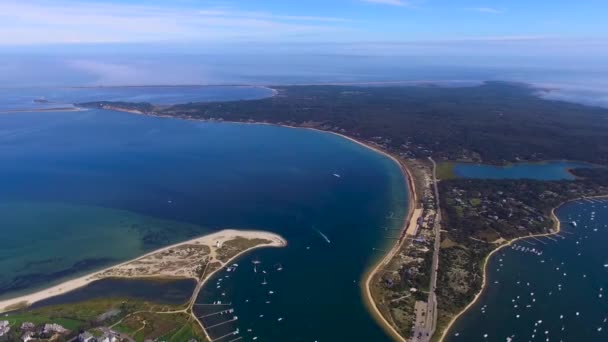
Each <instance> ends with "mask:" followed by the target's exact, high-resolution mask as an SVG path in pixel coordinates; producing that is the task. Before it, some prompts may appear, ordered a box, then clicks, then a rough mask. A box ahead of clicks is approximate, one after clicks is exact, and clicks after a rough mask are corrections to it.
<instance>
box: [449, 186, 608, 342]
mask: <svg viewBox="0 0 608 342" xmlns="http://www.w3.org/2000/svg"><path fill="white" fill-rule="evenodd" d="M607 197H608V195H605V196H591V197H579V198H574V199H571V200H567V201H564V202H562V203H560V204H559V205H558V206H557V207H555V208H553V209H551V219H552V220H553V222H554V226H555V229H554V231H553V232H550V233H545V234H534V235H526V236H520V237H517V238H514V239H511V240H508V241H507V242H506V243H505V244H503V245H500V246H498V247H496V248H495V249H493V250H492V251H491V252H490V254H488V255H487V256H486V258H485V259H484V261H483V278H482V283H481V289H480V290H479V292H477V294H476V295H475V298H473V300H472V301H471V302H470V303H469V304H468V305H467V306H466V307H465V308H464V309H462V310H461V311H460V312H459V313H458V314H457V315H456V316H454V317H453V318H452V320H451V321H450V323H448V325H447V326H446V327H445V329H444V330H443V333H442V334H441V338H440V339H439V342H442V341H444V340H445V338H446V336H447V335H448V333H449V332H450V329H451V328H452V326H453V325H454V323H456V320H458V318H460V316H462V315H464V314H465V313H466V312H467V311H468V310H469V309H470V308H471V307H472V306H473V305H475V303H477V301H478V300H479V298H480V297H481V295H482V293H483V291H484V290H485V288H486V284H487V278H488V276H487V269H488V262H489V260H490V258H491V257H492V255H494V253H497V252H498V251H500V250H501V249H503V248H505V247H508V246H510V245H512V244H513V243H514V242H517V241H519V240H523V239H528V238H534V237H543V236H551V235H556V234H559V232H561V229H562V224H561V222H560V221H559V219H558V218H557V216H556V215H555V210H557V209H559V208H560V207H561V206H563V205H564V204H566V203H570V202H576V201H579V200H582V199H586V198H607Z"/></svg>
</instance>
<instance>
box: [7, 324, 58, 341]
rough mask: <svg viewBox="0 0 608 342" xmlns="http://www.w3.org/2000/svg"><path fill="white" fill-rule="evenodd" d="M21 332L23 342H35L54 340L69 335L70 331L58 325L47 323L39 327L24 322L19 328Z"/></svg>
mask: <svg viewBox="0 0 608 342" xmlns="http://www.w3.org/2000/svg"><path fill="white" fill-rule="evenodd" d="M19 328H20V331H21V341H24V342H27V341H35V340H53V339H57V338H58V337H59V336H62V335H67V334H69V333H70V330H68V329H66V328H64V327H63V326H61V325H59V324H57V323H46V324H44V325H40V326H37V325H36V324H34V323H32V322H23V323H21V326H20V327H19Z"/></svg>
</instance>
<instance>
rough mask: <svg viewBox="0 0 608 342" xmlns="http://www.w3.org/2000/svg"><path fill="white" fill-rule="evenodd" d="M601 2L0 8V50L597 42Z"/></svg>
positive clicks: (139, 3) (59, 1) (232, 2)
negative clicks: (117, 45) (159, 45)
mask: <svg viewBox="0 0 608 342" xmlns="http://www.w3.org/2000/svg"><path fill="white" fill-rule="evenodd" d="M606 13H608V2H606V1H605V0H585V1H573V0H534V1H530V0H509V1H501V0H494V1H488V0H303V1H289V0H209V1H205V0H171V1H158V0H148V1H144V0H121V1H108V0H78V1H76V0H50V1H49V0H2V1H0V46H5V47H6V46H24V45H25V46H32V45H34V46H35V45H48V44H104V43H105V44H107V43H123V44H124V43H130V44H137V43H163V44H182V45H186V44H193V45H198V44H205V43H207V44H208V43H229V42H230V43H239V42H240V43H242V42H248V43H251V42H259V43H267V44H271V43H288V44H307V43H308V44H310V43H342V44H345V43H358V44H363V43H365V44H368V45H369V44H380V43H382V44H393V45H394V44H398V43H410V44H411V43H419V44H423V43H429V42H442V43H446V44H454V43H458V42H461V43H466V42H471V41H479V42H482V43H483V42H485V43H491V42H499V43H510V42H511V43H512V42H522V41H524V42H526V41H527V42H530V41H535V42H537V41H543V42H546V43H547V44H550V45H551V46H555V45H567V44H566V43H568V44H575V43H576V44H581V43H585V44H586V45H588V46H594V45H597V44H603V43H605V40H606V38H608V25H606V24H605V18H604V16H605V14H606Z"/></svg>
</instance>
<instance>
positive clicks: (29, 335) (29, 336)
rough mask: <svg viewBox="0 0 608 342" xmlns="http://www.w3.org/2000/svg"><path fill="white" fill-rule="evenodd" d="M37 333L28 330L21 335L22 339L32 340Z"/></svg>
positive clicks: (25, 341)
mask: <svg viewBox="0 0 608 342" xmlns="http://www.w3.org/2000/svg"><path fill="white" fill-rule="evenodd" d="M35 334H36V333H35V332H33V331H26V332H25V334H23V335H22V336H21V341H23V342H27V341H31V340H33V339H34V335H35Z"/></svg>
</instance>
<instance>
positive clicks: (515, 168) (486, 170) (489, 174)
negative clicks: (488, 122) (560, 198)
mask: <svg viewBox="0 0 608 342" xmlns="http://www.w3.org/2000/svg"><path fill="white" fill-rule="evenodd" d="M590 166H592V165H590V164H587V163H577V162H567V161H549V162H544V163H518V164H512V165H508V166H495V165H484V164H470V163H456V164H455V165H454V174H455V175H456V176H457V177H462V178H485V179H523V178H527V179H538V180H561V179H567V180H574V179H575V177H574V176H573V175H572V174H570V173H569V172H568V169H574V168H585V167H590Z"/></svg>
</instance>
